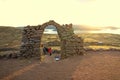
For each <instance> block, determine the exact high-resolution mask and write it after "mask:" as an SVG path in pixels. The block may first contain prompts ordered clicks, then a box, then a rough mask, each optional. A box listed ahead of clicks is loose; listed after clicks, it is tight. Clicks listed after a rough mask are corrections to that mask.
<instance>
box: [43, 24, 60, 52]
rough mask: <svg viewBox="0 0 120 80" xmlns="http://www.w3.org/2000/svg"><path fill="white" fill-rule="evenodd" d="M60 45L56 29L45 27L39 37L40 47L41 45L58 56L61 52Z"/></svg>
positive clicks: (50, 26)
mask: <svg viewBox="0 0 120 80" xmlns="http://www.w3.org/2000/svg"><path fill="white" fill-rule="evenodd" d="M47 30H48V31H47ZM60 44H61V40H60V38H59V35H58V32H57V29H56V27H55V26H53V25H49V26H46V28H44V32H43V35H42V37H41V45H43V46H44V47H46V48H51V49H52V51H53V53H56V54H57V53H58V54H59V53H60V51H61V45H60ZM41 50H42V49H41Z"/></svg>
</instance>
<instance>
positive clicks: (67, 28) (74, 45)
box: [20, 20, 84, 58]
mask: <svg viewBox="0 0 120 80" xmlns="http://www.w3.org/2000/svg"><path fill="white" fill-rule="evenodd" d="M49 25H53V26H55V27H56V29H57V32H58V35H59V38H60V41H61V57H62V58H66V57H69V56H73V55H81V54H83V53H84V49H83V40H82V39H81V38H79V37H77V36H76V35H75V34H74V31H73V28H72V24H65V25H59V24H58V23H56V22H54V21H53V20H50V21H49V22H46V23H44V24H42V25H38V26H26V27H24V30H23V32H22V35H23V36H22V44H21V50H20V52H21V54H22V56H23V57H26V58H27V57H33V56H38V57H40V56H41V54H40V53H41V50H40V44H41V37H42V35H43V32H44V29H45V28H46V27H47V26H49Z"/></svg>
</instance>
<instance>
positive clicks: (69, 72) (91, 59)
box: [0, 51, 120, 80]
mask: <svg viewBox="0 0 120 80" xmlns="http://www.w3.org/2000/svg"><path fill="white" fill-rule="evenodd" d="M87 53H88V54H87V55H85V56H74V57H72V58H68V59H65V60H61V61H54V59H53V57H54V56H51V57H49V56H47V58H48V59H46V61H45V62H43V63H40V62H39V60H29V61H28V60H0V80H120V52H119V51H99V52H93V51H89V52H87Z"/></svg>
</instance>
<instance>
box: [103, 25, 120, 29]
mask: <svg viewBox="0 0 120 80" xmlns="http://www.w3.org/2000/svg"><path fill="white" fill-rule="evenodd" d="M105 29H110V30H117V29H120V28H118V27H114V26H107V27H105Z"/></svg>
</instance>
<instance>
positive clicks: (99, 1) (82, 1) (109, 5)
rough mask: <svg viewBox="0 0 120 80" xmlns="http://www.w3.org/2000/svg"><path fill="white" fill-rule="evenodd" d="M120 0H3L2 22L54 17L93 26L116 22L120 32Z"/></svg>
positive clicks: (0, 1) (40, 21)
mask: <svg viewBox="0 0 120 80" xmlns="http://www.w3.org/2000/svg"><path fill="white" fill-rule="evenodd" d="M119 3H120V0H0V26H14V27H19V26H26V25H38V24H43V23H44V22H47V21H49V20H54V21H56V22H57V23H60V24H69V23H72V24H77V25H89V26H91V27H93V28H96V27H103V28H104V27H106V26H113V27H115V28H118V29H116V30H118V31H117V32H119V31H120V9H119V8H120V5H119ZM106 30H108V32H111V31H109V30H111V29H109V28H108V29H106ZM114 31H115V30H114Z"/></svg>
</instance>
